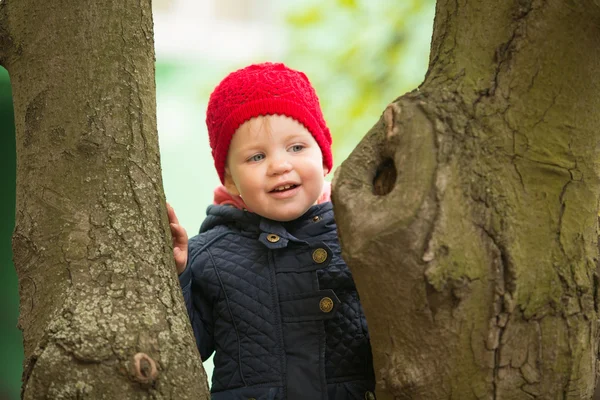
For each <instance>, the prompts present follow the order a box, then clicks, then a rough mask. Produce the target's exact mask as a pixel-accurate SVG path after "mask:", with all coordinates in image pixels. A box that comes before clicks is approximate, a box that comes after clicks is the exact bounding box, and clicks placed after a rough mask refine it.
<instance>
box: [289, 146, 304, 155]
mask: <svg viewBox="0 0 600 400" xmlns="http://www.w3.org/2000/svg"><path fill="white" fill-rule="evenodd" d="M302 149H304V146H303V145H301V144H295V145H293V146H292V147H290V150H291V151H292V152H294V153H297V152H299V151H301V150H302Z"/></svg>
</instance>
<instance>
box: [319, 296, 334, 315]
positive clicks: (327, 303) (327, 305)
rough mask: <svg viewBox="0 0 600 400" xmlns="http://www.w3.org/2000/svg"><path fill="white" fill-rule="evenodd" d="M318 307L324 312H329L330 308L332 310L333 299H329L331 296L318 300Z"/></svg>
mask: <svg viewBox="0 0 600 400" xmlns="http://www.w3.org/2000/svg"><path fill="white" fill-rule="evenodd" d="M319 308H320V309H321V311H323V312H324V313H328V312H330V311H331V310H333V300H331V298H329V297H323V298H322V299H321V301H320V302H319Z"/></svg>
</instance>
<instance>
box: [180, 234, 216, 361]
mask: <svg viewBox="0 0 600 400" xmlns="http://www.w3.org/2000/svg"><path fill="white" fill-rule="evenodd" d="M200 247H201V246H199V245H198V243H197V242H195V241H194V240H193V239H191V240H190V243H189V251H188V263H187V266H186V268H185V270H184V271H183V272H182V273H181V275H179V284H180V285H181V289H182V291H183V299H184V300H185V307H186V309H187V312H188V316H189V318H190V322H191V324H192V329H193V330H194V337H195V338H196V346H197V347H198V351H199V352H200V356H201V357H202V361H205V360H206V359H207V358H209V357H210V356H211V355H212V353H213V351H214V340H213V326H214V324H213V312H212V304H211V302H210V301H209V298H208V296H207V294H208V293H206V285H205V282H203V275H205V274H204V272H205V271H204V270H205V268H211V265H210V262H211V261H210V258H209V257H208V255H207V252H206V251H202V249H201V248H200Z"/></svg>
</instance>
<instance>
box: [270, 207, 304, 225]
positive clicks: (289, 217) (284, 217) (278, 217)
mask: <svg viewBox="0 0 600 400" xmlns="http://www.w3.org/2000/svg"><path fill="white" fill-rule="evenodd" d="M305 212H306V210H301V211H300V210H298V211H296V210H289V211H287V210H286V211H280V212H267V213H265V214H266V215H263V217H267V218H269V219H272V220H274V221H279V222H288V221H293V220H295V219H296V218H299V217H301V216H302V215H303V214H304V213H305Z"/></svg>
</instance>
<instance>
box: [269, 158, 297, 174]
mask: <svg viewBox="0 0 600 400" xmlns="http://www.w3.org/2000/svg"><path fill="white" fill-rule="evenodd" d="M269 167H270V168H269V175H283V174H285V173H287V172H290V171H291V170H292V164H291V163H290V162H289V161H288V160H287V159H286V158H285V157H279V158H276V159H273V160H272V161H271V164H270V166H269Z"/></svg>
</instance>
